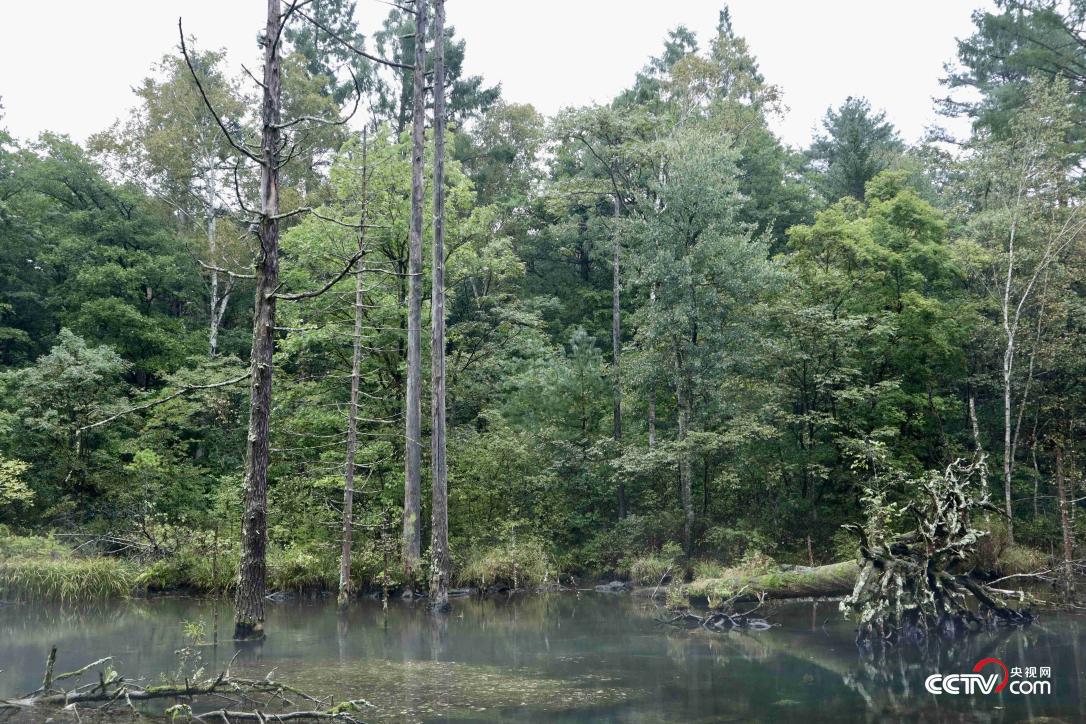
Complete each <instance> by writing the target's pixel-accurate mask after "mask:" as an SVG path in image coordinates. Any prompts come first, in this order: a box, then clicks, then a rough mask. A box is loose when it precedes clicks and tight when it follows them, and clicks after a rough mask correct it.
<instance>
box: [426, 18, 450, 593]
mask: <svg viewBox="0 0 1086 724" xmlns="http://www.w3.org/2000/svg"><path fill="white" fill-rule="evenodd" d="M432 251H433V262H432V265H431V270H430V271H431V277H432V278H431V281H432V286H433V290H432V292H431V299H432V300H433V307H432V309H431V314H430V383H431V396H432V399H431V413H432V418H433V419H432V421H431V422H432V429H431V432H430V457H431V460H430V468H431V471H432V480H431V493H432V507H431V521H430V523H431V525H430V558H431V560H430V605H431V606H432V607H433V608H434V609H437V610H443V609H446V608H448V606H449V568H450V561H449V493H448V485H449V478H448V476H449V471H448V465H447V463H446V459H445V0H434V243H433V250H432Z"/></svg>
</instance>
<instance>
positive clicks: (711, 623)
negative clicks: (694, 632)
mask: <svg viewBox="0 0 1086 724" xmlns="http://www.w3.org/2000/svg"><path fill="white" fill-rule="evenodd" d="M745 592H746V589H745V588H744V589H742V590H740V591H739V593H737V594H736V595H734V596H732V597H731V598H730V599H728V600H727V601H723V602H721V603H719V604H715V605H712V607H711V608H710V610H709V612H708V613H706V614H705V615H704V616H700V615H698V614H696V613H694V612H692V611H691V610H690V609H689V607H687V606H675V607H671V608H669V609H668V612H669V615H667V616H664V617H661V618H658V619H657V621H659V622H660V623H663V624H667V625H669V626H679V627H682V628H690V629H697V628H702V629H705V630H706V631H715V632H717V633H724V632H727V631H735V630H738V629H747V630H751V631H765V630H766V629H769V628H771V627H772V625H771V624H770V623H769V622H768V621H766V620H765V619H764V618H759V617H757V616H752V615H751V614H753V613H754V612H755V611H757V610H758V609H759V608H761V607H762V603H763V602H764V601H765V596H764V594H763V595H761V596H759V597H758V605H757V606H755V607H754V608H751V609H748V610H746V611H743V612H737V611H735V609H734V607H733V606H734V603H735V602H736V601H737V600H739V599H740V598H741V597H742V595H743V594H744V593H745Z"/></svg>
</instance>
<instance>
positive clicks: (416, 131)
mask: <svg viewBox="0 0 1086 724" xmlns="http://www.w3.org/2000/svg"><path fill="white" fill-rule="evenodd" d="M413 76H414V115H413V118H412V123H411V145H412V150H411V231H410V237H409V240H408V251H407V256H408V263H407V272H408V276H409V277H410V278H409V280H408V293H407V400H406V409H405V410H404V417H405V418H406V434H405V437H404V495H403V554H402V555H403V566H404V576H405V578H406V580H407V581H408V586H411V585H412V583H413V581H414V577H415V571H416V569H417V568H418V564H419V558H420V556H421V543H422V538H421V535H422V534H421V527H420V520H419V517H420V516H421V514H422V504H421V495H422V493H421V490H422V440H421V438H422V203H423V201H422V194H423V184H422V165H423V153H424V133H425V128H424V126H425V123H426V118H425V113H424V112H425V104H426V0H415V69H414V72H413Z"/></svg>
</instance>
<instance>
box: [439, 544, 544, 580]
mask: <svg viewBox="0 0 1086 724" xmlns="http://www.w3.org/2000/svg"><path fill="white" fill-rule="evenodd" d="M456 580H457V581H458V582H459V583H460V584H461V585H470V586H477V587H478V588H486V587H487V586H492V585H495V584H498V585H505V586H509V587H510V588H525V587H531V586H541V585H545V584H547V583H550V582H554V581H557V580H558V570H557V567H556V566H555V565H554V563H553V559H552V558H551V556H550V554H549V553H548V552H547V549H546V547H545V546H544V545H543V544H542V543H541V542H540V541H537V540H533V539H528V540H521V541H517V542H516V543H502V544H499V545H497V546H494V547H492V548H476V549H474V550H472V551H471V552H470V553H468V555H467V556H466V557H465V559H464V563H463V565H461V566H460V567H459V570H458V571H457V572H456Z"/></svg>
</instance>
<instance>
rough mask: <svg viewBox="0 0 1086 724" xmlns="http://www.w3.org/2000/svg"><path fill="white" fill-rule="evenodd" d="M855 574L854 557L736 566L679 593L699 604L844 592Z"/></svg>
mask: <svg viewBox="0 0 1086 724" xmlns="http://www.w3.org/2000/svg"><path fill="white" fill-rule="evenodd" d="M859 574H860V565H859V563H857V562H856V561H842V562H840V563H831V564H829V565H825V566H815V567H813V568H807V567H797V568H795V569H791V570H785V569H778V570H771V571H753V572H744V571H741V570H738V569H737V570H735V572H734V573H732V574H730V575H726V576H722V577H720V578H701V579H698V580H696V581H693V582H691V583H688V584H686V585H684V586H683V587H682V593H683V594H685V595H686V597H687V598H688V599H689V600H690V601H691V602H693V603H699V604H704V603H710V602H711V601H723V600H725V599H729V598H732V597H734V596H736V595H737V594H738V598H736V599H735V600H737V601H757V600H759V599H760V598H762V597H764V598H765V599H766V600H780V599H791V598H825V597H832V596H844V595H847V594H848V593H850V592H851V591H852V588H853V586H855V585H856V578H857V577H858V576H859ZM744 589H745V590H744ZM740 592H741V593H740ZM635 593H638V594H640V595H650V596H651V595H652V594H653V589H652V588H645V589H640V590H639V591H636V592H635ZM665 593H666V589H664V588H660V589H659V593H658V594H657V595H661V596H662V595H664V594H665Z"/></svg>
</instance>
